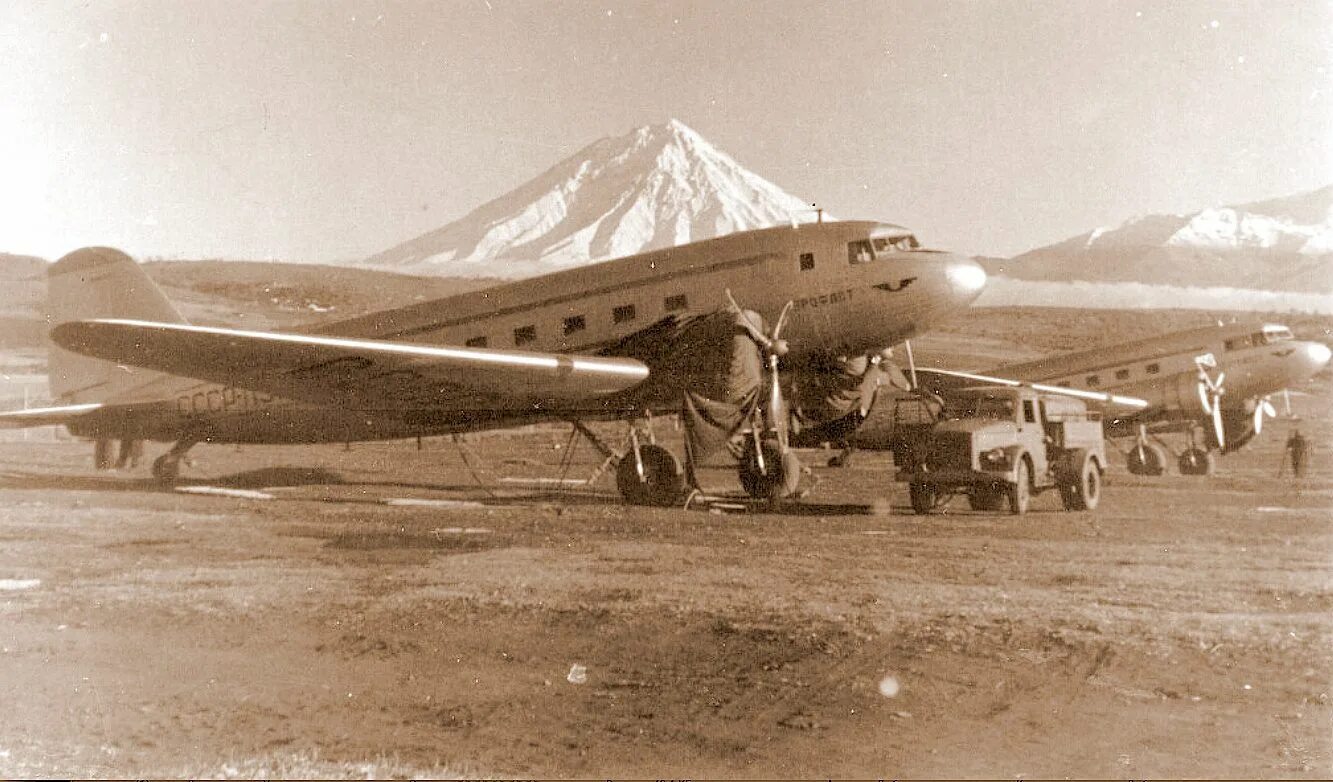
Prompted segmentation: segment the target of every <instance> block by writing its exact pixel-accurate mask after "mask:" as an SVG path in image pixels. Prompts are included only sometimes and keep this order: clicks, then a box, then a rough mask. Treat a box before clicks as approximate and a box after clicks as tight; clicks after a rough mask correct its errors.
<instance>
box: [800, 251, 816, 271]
mask: <svg viewBox="0 0 1333 782" xmlns="http://www.w3.org/2000/svg"><path fill="white" fill-rule="evenodd" d="M813 268H815V254H814V253H801V271H803V272H808V271H810V270H811V269H813Z"/></svg>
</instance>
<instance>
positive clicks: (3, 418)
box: [0, 403, 102, 429]
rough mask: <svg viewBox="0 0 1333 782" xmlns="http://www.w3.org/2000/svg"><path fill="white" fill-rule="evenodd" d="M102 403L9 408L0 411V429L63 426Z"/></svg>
mask: <svg viewBox="0 0 1333 782" xmlns="http://www.w3.org/2000/svg"><path fill="white" fill-rule="evenodd" d="M101 406H102V405H100V404H97V403H90V404H83V405H65V406H64V407H34V408H30V409H28V410H10V411H8V412H3V413H0V429H24V428H27V427H30V426H64V425H65V424H68V423H69V422H70V421H73V420H74V419H76V418H78V417H79V416H82V415H85V414H87V413H91V412H92V411H94V410H96V409H98V408H100V407H101Z"/></svg>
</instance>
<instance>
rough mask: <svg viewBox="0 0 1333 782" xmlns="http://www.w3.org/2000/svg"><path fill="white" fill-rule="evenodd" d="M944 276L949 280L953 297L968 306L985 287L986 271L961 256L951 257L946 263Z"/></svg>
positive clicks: (974, 262) (969, 259) (979, 265)
mask: <svg viewBox="0 0 1333 782" xmlns="http://www.w3.org/2000/svg"><path fill="white" fill-rule="evenodd" d="M946 263H947V264H948V265H947V266H946V267H945V269H944V275H945V277H947V278H948V280H949V288H950V290H951V292H952V293H953V295H954V297H955V298H956V299H957V300H958V301H959V303H962V304H970V303H972V301H973V300H975V299H976V298H977V297H978V296H980V295H981V291H982V289H983V288H985V287H986V270H985V269H983V268H981V264H979V263H977V262H976V261H974V260H972V259H971V258H966V257H964V256H961V255H955V256H951V257H950V258H949V260H948V261H947V262H946Z"/></svg>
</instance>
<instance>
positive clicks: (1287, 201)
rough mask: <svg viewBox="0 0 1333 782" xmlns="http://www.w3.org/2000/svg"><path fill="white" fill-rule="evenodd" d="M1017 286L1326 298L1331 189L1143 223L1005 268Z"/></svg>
mask: <svg viewBox="0 0 1333 782" xmlns="http://www.w3.org/2000/svg"><path fill="white" fill-rule="evenodd" d="M987 266H988V269H989V270H991V271H992V272H999V273H1003V274H1005V275H1007V276H1009V277H1012V278H1015V279H1021V280H1041V281H1087V282H1137V283H1145V284H1158V285H1177V286H1224V287H1234V288H1252V289H1267V290H1292V291H1306V292H1316V293H1327V292H1330V291H1333V185H1330V186H1328V187H1323V188H1320V189H1318V190H1313V191H1311V192H1308V193H1299V194H1296V195H1292V196H1286V197H1283V198H1275V199H1269V200H1266V201H1256V202H1253V203H1248V204H1240V205H1236V206H1221V207H1213V208H1208V209H1203V210H1201V211H1198V212H1195V213H1193V214H1189V215H1148V216H1145V217H1140V218H1135V219H1132V220H1129V221H1126V222H1125V223H1123V224H1122V225H1120V226H1118V227H1115V228H1097V229H1094V230H1092V231H1089V232H1087V233H1085V234H1080V235H1079V236H1074V237H1070V238H1069V239H1066V240H1065V241H1063V242H1058V243H1056V244H1052V245H1048V246H1046V247H1040V248H1037V249H1035V250H1031V251H1029V252H1026V253H1023V254H1021V255H1018V256H1015V257H1014V258H1011V259H1009V260H1007V261H997V260H990V261H988V263H987Z"/></svg>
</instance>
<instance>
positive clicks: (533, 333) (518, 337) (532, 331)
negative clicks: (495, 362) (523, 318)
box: [514, 326, 537, 347]
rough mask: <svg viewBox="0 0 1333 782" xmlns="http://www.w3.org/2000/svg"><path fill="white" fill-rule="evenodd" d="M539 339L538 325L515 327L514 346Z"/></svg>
mask: <svg viewBox="0 0 1333 782" xmlns="http://www.w3.org/2000/svg"><path fill="white" fill-rule="evenodd" d="M536 341H537V327H536V326H520V327H518V328H516V329H514V346H515V347H517V346H519V345H526V344H528V343H529V342H536Z"/></svg>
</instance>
